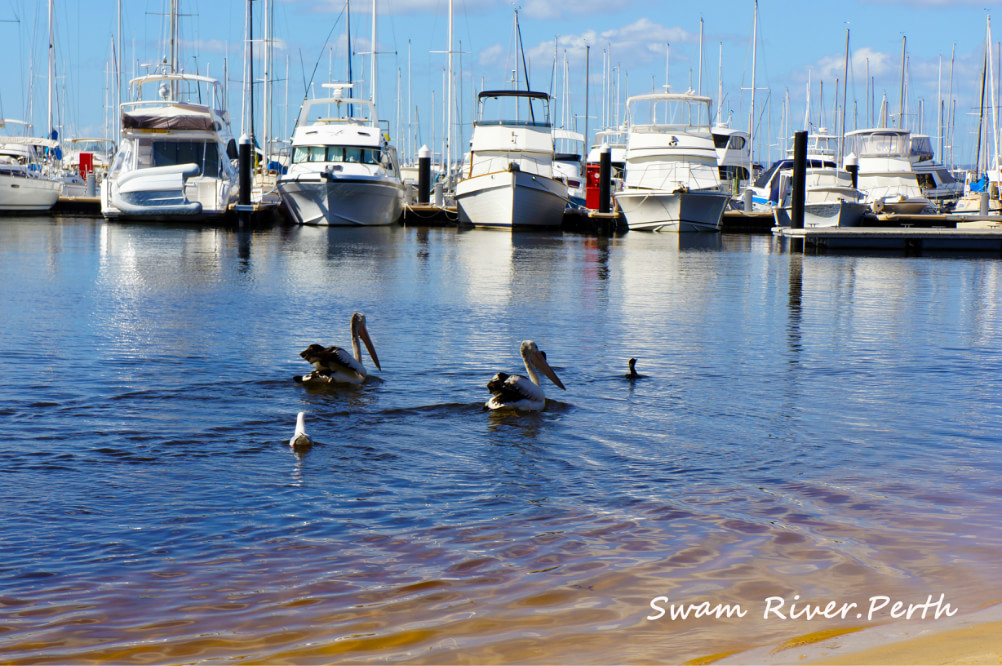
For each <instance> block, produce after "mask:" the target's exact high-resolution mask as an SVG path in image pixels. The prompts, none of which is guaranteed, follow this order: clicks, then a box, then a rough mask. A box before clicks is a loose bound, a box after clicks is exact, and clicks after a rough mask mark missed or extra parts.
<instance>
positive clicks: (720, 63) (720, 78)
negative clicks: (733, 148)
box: [717, 42, 724, 125]
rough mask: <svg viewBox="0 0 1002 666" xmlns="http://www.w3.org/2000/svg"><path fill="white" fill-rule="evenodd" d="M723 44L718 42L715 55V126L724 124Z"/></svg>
mask: <svg viewBox="0 0 1002 666" xmlns="http://www.w3.org/2000/svg"><path fill="white" fill-rule="evenodd" d="M723 103H724V43H723V42H719V47H718V55H717V124H718V125H723V124H724V119H723V118H724V116H723V109H724V107H723Z"/></svg>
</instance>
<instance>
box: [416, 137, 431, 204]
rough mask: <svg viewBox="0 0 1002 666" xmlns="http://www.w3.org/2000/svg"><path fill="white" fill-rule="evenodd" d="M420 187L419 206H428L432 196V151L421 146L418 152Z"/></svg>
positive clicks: (418, 194)
mask: <svg viewBox="0 0 1002 666" xmlns="http://www.w3.org/2000/svg"><path fill="white" fill-rule="evenodd" d="M417 163H418V181H417V182H418V186H417V200H418V203H419V204H422V205H427V204H428V200H429V197H430V196H431V150H429V148H428V146H421V149H420V150H418V160H417Z"/></svg>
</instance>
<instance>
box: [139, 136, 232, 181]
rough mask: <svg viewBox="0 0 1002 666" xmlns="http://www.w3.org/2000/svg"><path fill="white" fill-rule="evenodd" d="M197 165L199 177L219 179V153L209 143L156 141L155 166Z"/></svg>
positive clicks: (212, 144)
mask: <svg viewBox="0 0 1002 666" xmlns="http://www.w3.org/2000/svg"><path fill="white" fill-rule="evenodd" d="M191 163H194V164H197V165H198V172H199V175H205V176H210V177H213V178H217V177H219V151H218V150H217V149H216V145H215V144H214V143H209V142H208V141H154V142H153V166H155V167H162V166H174V165H175V164H191Z"/></svg>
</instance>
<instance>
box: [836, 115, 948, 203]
mask: <svg viewBox="0 0 1002 666" xmlns="http://www.w3.org/2000/svg"><path fill="white" fill-rule="evenodd" d="M910 134H911V133H910V132H909V131H908V130H904V129H893V128H889V127H879V128H871V129H861V130H856V131H854V132H849V133H848V134H846V135H845V140H846V147H845V151H846V155H847V156H848V155H850V154H853V155H855V156H856V157H857V159H858V160H859V177H858V182H857V186H858V187H859V189H860V190H862V191H863V192H864V193H865V196H866V199H865V200H866V203H868V204H869V205H870V208H872V209H873V212H874V213H901V214H911V213H918V212H920V211H921V210H922V209H924V208H926V207H927V206H929V205H930V203H931V202H930V201H929V199H928V198H926V196H925V195H924V194H923V193H922V189H921V188H920V187H919V183H918V179H917V178H916V176H915V171H914V169H913V168H912V160H911V139H910V136H909V135H910Z"/></svg>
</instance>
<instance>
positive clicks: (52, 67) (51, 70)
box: [48, 0, 56, 139]
mask: <svg viewBox="0 0 1002 666" xmlns="http://www.w3.org/2000/svg"><path fill="white" fill-rule="evenodd" d="M52 3H53V0H49V109H48V113H49V119H48V122H49V135H48V136H49V138H50V139H51V138H53V136H52V130H53V129H54V128H53V127H52V83H53V81H55V80H56V75H55V67H56V65H55V59H54V58H53V53H52V48H53V45H52V42H53V27H52Z"/></svg>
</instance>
